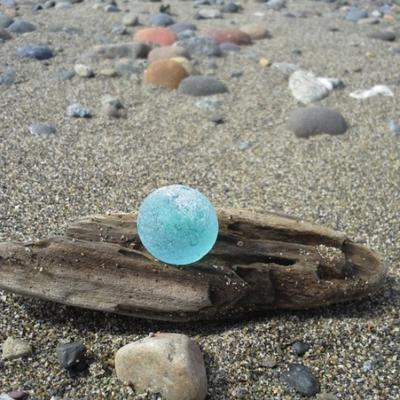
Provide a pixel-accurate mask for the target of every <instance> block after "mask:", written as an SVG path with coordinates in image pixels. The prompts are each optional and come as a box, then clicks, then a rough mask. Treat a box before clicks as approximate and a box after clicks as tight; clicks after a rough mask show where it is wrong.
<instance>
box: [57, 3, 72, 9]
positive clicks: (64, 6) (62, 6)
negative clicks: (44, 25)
mask: <svg viewBox="0 0 400 400" xmlns="http://www.w3.org/2000/svg"><path fill="white" fill-rule="evenodd" d="M71 7H72V3H70V2H69V1H57V3H56V5H55V6H54V8H55V9H56V10H67V9H68V8H71Z"/></svg>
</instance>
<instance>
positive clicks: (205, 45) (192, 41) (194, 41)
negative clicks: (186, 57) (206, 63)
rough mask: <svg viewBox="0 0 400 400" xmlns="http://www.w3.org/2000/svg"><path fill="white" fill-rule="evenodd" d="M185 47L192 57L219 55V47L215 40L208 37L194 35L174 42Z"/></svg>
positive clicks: (220, 53)
mask: <svg viewBox="0 0 400 400" xmlns="http://www.w3.org/2000/svg"><path fill="white" fill-rule="evenodd" d="M176 44H177V45H178V46H181V47H183V48H185V49H186V50H187V51H188V52H189V54H190V55H191V56H192V57H220V56H221V55H222V52H221V49H220V47H219V44H218V43H217V41H216V40H215V39H213V38H210V37H201V36H195V37H191V38H189V39H184V40H180V41H179V42H177V43H176Z"/></svg>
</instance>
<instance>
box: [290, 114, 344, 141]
mask: <svg viewBox="0 0 400 400" xmlns="http://www.w3.org/2000/svg"><path fill="white" fill-rule="evenodd" d="M287 126H288V128H289V129H290V130H291V131H293V132H294V134H295V135H296V136H297V137H300V138H308V137H310V136H313V135H317V134H321V133H327V134H329V135H341V134H343V133H345V132H346V130H347V127H348V126H347V123H346V121H345V119H344V118H343V116H342V114H340V113H339V112H338V111H335V110H333V109H331V108H327V107H305V108H299V109H297V110H294V111H292V113H291V114H290V116H289V120H288V123H287Z"/></svg>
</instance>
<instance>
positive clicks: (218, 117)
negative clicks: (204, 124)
mask: <svg viewBox="0 0 400 400" xmlns="http://www.w3.org/2000/svg"><path fill="white" fill-rule="evenodd" d="M207 118H208V119H209V120H210V121H211V122H214V124H216V125H219V124H223V123H224V122H225V119H224V116H223V115H222V114H220V113H214V114H209V115H207Z"/></svg>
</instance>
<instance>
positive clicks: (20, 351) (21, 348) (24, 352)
mask: <svg viewBox="0 0 400 400" xmlns="http://www.w3.org/2000/svg"><path fill="white" fill-rule="evenodd" d="M31 353H32V347H31V345H30V344H29V343H28V342H27V341H25V340H22V339H15V338H13V337H8V338H7V339H6V341H5V342H4V343H3V354H2V358H3V360H15V359H17V358H22V357H27V356H29V355H30V354H31Z"/></svg>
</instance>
